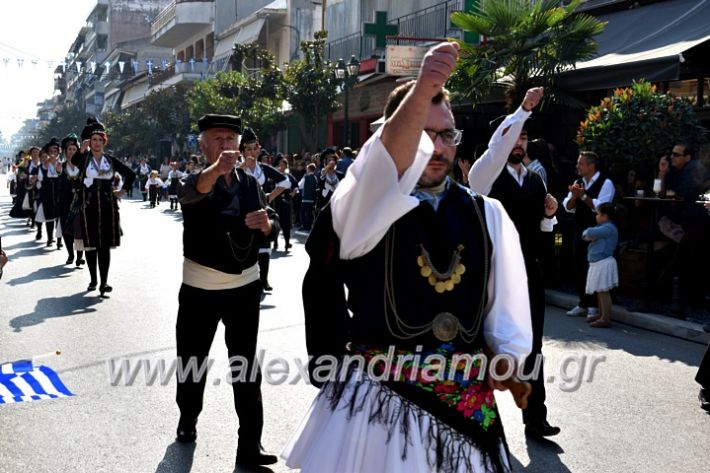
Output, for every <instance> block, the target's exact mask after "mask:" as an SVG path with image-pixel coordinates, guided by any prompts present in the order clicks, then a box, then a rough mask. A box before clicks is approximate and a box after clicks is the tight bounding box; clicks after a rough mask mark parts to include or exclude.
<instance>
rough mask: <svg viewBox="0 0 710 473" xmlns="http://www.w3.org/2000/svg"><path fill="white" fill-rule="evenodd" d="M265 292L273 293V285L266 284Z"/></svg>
mask: <svg viewBox="0 0 710 473" xmlns="http://www.w3.org/2000/svg"><path fill="white" fill-rule="evenodd" d="M264 290H265V291H273V290H274V288H273V287H271V285H270V284H269V283H268V282H266V283H264Z"/></svg>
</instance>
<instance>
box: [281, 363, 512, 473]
mask: <svg viewBox="0 0 710 473" xmlns="http://www.w3.org/2000/svg"><path fill="white" fill-rule="evenodd" d="M357 378H358V377H357V376H352V377H351V378H350V380H349V381H348V383H347V386H346V388H345V389H346V393H345V394H344V395H342V396H341V397H340V400H339V401H338V405H337V407H336V408H335V409H333V408H332V406H331V401H330V400H329V399H328V396H326V395H323V393H321V394H320V395H319V396H318V397H316V399H315V400H314V401H313V404H312V405H311V407H310V409H309V410H308V413H307V414H306V417H305V418H304V420H303V421H302V422H301V425H300V426H299V427H298V429H297V430H296V432H295V434H294V435H293V437H292V438H291V440H290V441H289V442H288V443H287V445H286V447H284V450H283V451H282V452H281V457H282V458H283V459H284V460H285V462H286V465H287V466H288V467H289V468H300V469H301V472H302V473H324V472H333V473H335V472H337V473H379V472H382V473H385V472H387V473H433V472H436V471H437V470H436V467H435V466H432V465H435V463H434V462H432V459H435V458H436V445H435V444H431V442H427V441H426V439H425V438H424V437H425V436H426V435H427V432H428V430H429V428H430V426H431V424H432V422H433V423H434V429H435V432H438V429H437V428H436V425H437V421H436V419H435V418H434V417H433V416H432V415H431V414H429V413H427V412H425V411H420V413H419V414H417V413H415V412H414V411H412V410H411V409H410V410H407V409H405V410H407V411H409V413H408V416H409V419H408V420H409V425H410V426H412V427H411V428H409V429H408V431H407V433H405V432H404V431H405V429H402V428H399V427H398V426H396V427H395V428H394V429H393V428H388V426H387V425H384V424H382V423H380V422H377V421H373V420H372V418H373V417H374V415H375V414H374V413H375V411H377V409H378V408H379V407H380V400H379V397H378V392H380V389H388V388H386V387H385V386H379V387H378V389H366V388H363V387H361V388H360V389H358V390H357V394H355V404H354V405H356V406H358V409H354V410H353V411H352V412H351V410H350V407H351V405H352V402H351V397H352V396H351V395H348V393H347V390H350V393H352V390H353V389H354V388H355V386H356V385H357V384H358V383H369V384H372V383H375V382H374V381H372V380H370V379H369V378H367V376H363V379H362V381H360V380H358V379H357ZM324 389H327V388H324ZM394 395H395V396H396V398H397V399H399V401H397V402H399V403H400V404H399V406H400V408H401V407H402V404H403V403H405V402H407V401H405V400H404V399H402V398H401V397H399V396H398V395H396V394H394ZM361 406H362V408H361V409H360V407H361ZM395 409H398V408H397V407H395ZM390 427H391V426H390ZM444 432H445V431H444V430H443V429H442V431H441V433H444ZM444 435H446V434H445V433H444ZM460 437H461V436H457V438H460ZM452 439H453V437H452V438H451V439H447V440H452ZM453 441H455V442H456V441H458V443H459V444H458V445H456V450H457V451H459V452H464V453H463V455H466V456H467V457H468V459H469V460H468V461H460V462H458V465H460V466H459V467H458V468H457V469H455V470H454V471H455V473H472V472H473V473H479V472H485V471H488V469H487V468H486V467H485V466H484V460H483V457H482V455H481V452H480V451H479V450H478V449H476V447H475V446H473V445H471V444H469V443H466V442H463V441H460V440H453ZM427 444H431V447H427ZM500 448H501V458H503V461H504V462H505V463H506V469H507V470H509V469H510V466H509V465H508V464H507V458H508V457H507V453H506V449H505V446H504V445H503V443H502V442H501V446H500ZM403 452H406V455H404V458H403ZM471 465H473V469H471V468H470V467H471Z"/></svg>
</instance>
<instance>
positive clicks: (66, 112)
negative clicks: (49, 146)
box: [21, 105, 86, 149]
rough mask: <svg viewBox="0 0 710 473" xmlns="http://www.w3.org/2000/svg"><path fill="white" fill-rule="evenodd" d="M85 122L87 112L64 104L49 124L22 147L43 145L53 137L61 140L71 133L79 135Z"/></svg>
mask: <svg viewBox="0 0 710 473" xmlns="http://www.w3.org/2000/svg"><path fill="white" fill-rule="evenodd" d="M85 124H86V113H84V112H83V111H81V110H79V109H78V108H76V107H74V106H70V105H69V106H64V107H62V108H61V109H59V110H58V111H57V113H56V114H55V115H54V116H53V117H52V119H51V120H50V121H49V123H47V125H45V126H44V127H42V128H41V129H40V130H39V131H38V132H37V135H36V138H34V139H32V140H27V141H26V142H25V143H22V145H21V147H22V149H27V148H29V147H30V146H33V145H34V146H40V147H41V146H44V145H45V144H46V143H49V140H51V139H52V137H56V138H59V139H60V140H61V139H62V138H64V137H65V136H67V135H68V134H69V133H76V134H77V135H78V134H79V132H80V131H81V129H82V128H83V127H84V125H85Z"/></svg>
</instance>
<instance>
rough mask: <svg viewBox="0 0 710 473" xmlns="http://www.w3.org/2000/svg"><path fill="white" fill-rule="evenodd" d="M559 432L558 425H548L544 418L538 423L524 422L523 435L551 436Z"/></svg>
mask: <svg viewBox="0 0 710 473" xmlns="http://www.w3.org/2000/svg"><path fill="white" fill-rule="evenodd" d="M559 433H560V428H559V427H554V426H552V425H550V423H549V422H547V421H546V420H544V421H542V422H541V423H539V424H525V435H527V436H528V437H533V438H542V437H552V436H553V435H557V434H559Z"/></svg>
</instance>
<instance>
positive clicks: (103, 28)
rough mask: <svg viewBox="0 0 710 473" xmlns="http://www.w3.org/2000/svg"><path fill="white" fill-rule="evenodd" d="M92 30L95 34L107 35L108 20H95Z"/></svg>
mask: <svg viewBox="0 0 710 473" xmlns="http://www.w3.org/2000/svg"><path fill="white" fill-rule="evenodd" d="M94 31H95V32H96V36H108V32H109V27H108V21H97V22H96V23H94Z"/></svg>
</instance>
